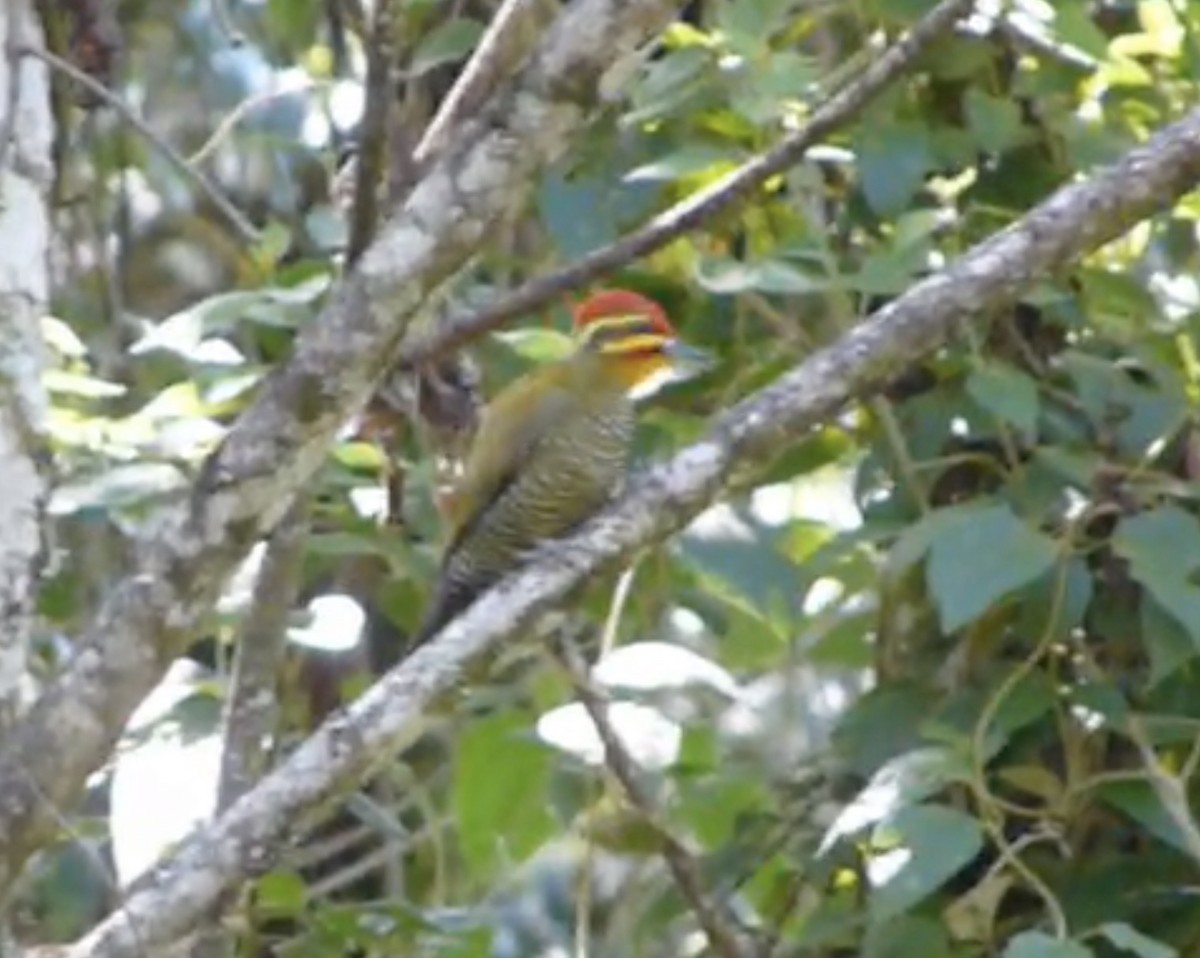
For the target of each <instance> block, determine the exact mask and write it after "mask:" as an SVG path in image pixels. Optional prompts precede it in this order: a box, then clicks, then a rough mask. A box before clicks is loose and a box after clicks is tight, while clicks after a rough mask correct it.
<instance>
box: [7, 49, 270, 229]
mask: <svg viewBox="0 0 1200 958" xmlns="http://www.w3.org/2000/svg"><path fill="white" fill-rule="evenodd" d="M17 52H18V53H19V54H20V55H21V56H23V57H33V58H34V59H37V60H41V61H42V62H43V63H45V64H46V65H47V66H49V67H52V68H53V69H55V70H57V71H58V72H59V73H61V74H62V75H63V76H65V77H68V78H69V79H71V80H72V81H74V82H75V83H78V84H79V85H80V86H81V87H83V88H84V89H86V90H87V91H88V92H89V93H93V94H95V96H96V97H97V98H98V99H100V100H102V101H103V102H104V103H106V104H107V105H108V106H110V107H112V108H113V110H115V111H116V113H117V115H118V116H119V117H121V119H123V120H124V121H125V122H126V123H128V124H129V125H130V126H132V127H133V128H134V129H135V130H137V131H138V133H140V134H141V135H142V137H143V138H144V139H145V140H146V142H148V143H149V144H150V145H151V146H153V147H154V148H155V149H156V150H158V152H159V153H161V154H162V155H163V157H164V158H165V159H166V160H167V162H169V163H170V164H171V165H172V166H173V167H175V169H177V170H178V171H179V172H180V173H182V174H183V176H184V178H185V179H187V180H190V181H191V182H192V183H195V184H196V186H198V187H199V188H200V191H201V192H202V193H203V194H204V195H205V196H207V197H208V200H209V202H210V203H212V205H213V206H214V207H215V208H216V210H217V212H219V213H220V214H221V215H222V216H224V217H225V219H226V220H228V221H229V225H230V226H232V227H233V229H234V232H236V233H237V234H238V238H239V239H240V240H241V241H242V242H243V243H248V244H253V243H257V242H258V240H259V233H258V230H257V229H255V228H254V224H253V223H251V222H250V221H249V220H248V219H246V217H245V216H244V215H243V214H242V211H241V210H239V209H238V208H237V207H236V206H234V205H233V203H232V202H231V201H230V199H229V197H227V196H226V195H225V194H224V193H222V192H221V191H220V190H219V189H218V188H217V186H216V184H215V183H213V181H212V180H211V179H209V178H208V176H206V175H205V174H204V172H203V171H202V170H199V169H197V168H196V167H195V166H193V165H192V164H191V163H189V162H188V161H187V159H186V158H185V157H184V156H183V154H182V153H180V152H179V151H178V150H177V149H175V147H173V146H171V144H170V143H168V142H167V141H166V140H164V139H163V138H162V137H161V136H159V134H158V133H157V132H156V131H155V129H154V127H152V126H151V125H150V124H149V123H147V122H146V121H145V120H144V119H142V117H141V116H139V115H138V113H137V111H136V110H134V109H133V107H131V106H130V105H129V104H128V103H126V102H125V101H124V100H122V99H121V98H120V97H119V96H117V95H116V94H115V93H113V91H112V90H110V89H109V88H108V87H106V86H105V85H104V84H103V83H100V82H98V81H97V80H95V79H94V78H93V77H91V76H89V75H88V74H86V73H84V72H83V71H82V70H80V69H79V68H78V67H77V66H75V64H74V63H71V62H70V61H69V60H64V59H63V58H62V57H60V56H57V55H56V54H54V53H51V52H50V51H49V50H43V49H40V48H38V47H32V46H22V47H19V48H18V49H17Z"/></svg>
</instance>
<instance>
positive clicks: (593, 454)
mask: <svg viewBox="0 0 1200 958" xmlns="http://www.w3.org/2000/svg"><path fill="white" fill-rule="evenodd" d="M574 333H575V345H574V349H573V351H572V352H571V353H570V354H569V355H567V356H566V357H565V358H563V359H561V360H558V361H555V362H550V363H546V364H544V365H542V366H540V367H538V368H537V369H535V370H533V371H532V372H529V373H527V374H525V375H524V376H522V377H520V378H518V379H516V380H514V381H513V382H512V383H510V384H509V385H508V386H507V387H505V388H504V389H502V390H501V391H500V392H499V393H497V395H496V396H495V397H494V398H493V399H492V401H491V402H490V403H489V404H488V405H487V407H486V408H485V409H484V411H483V414H482V416H481V418H480V422H479V428H478V430H477V432H476V434H475V437H474V439H473V440H472V442H471V444H470V447H469V449H468V451H467V454H466V457H465V460H464V463H463V468H462V473H461V477H460V479H459V480H458V482H457V483H456V486H455V488H454V490H453V492H452V493H451V495H450V496H449V497H448V502H447V503H446V507H445V511H446V519H447V534H446V541H445V545H444V547H443V550H442V558H441V564H440V569H439V572H438V578H437V582H436V585H435V586H434V589H433V592H432V598H431V599H430V601H429V604H428V606H427V608H426V611H425V614H424V617H423V619H422V621H421V623H420V625H419V626H418V627H417V629H416V631H415V632H414V633H413V634H412V636H411V638H410V639H409V640H408V642H407V643H406V646H407V652H406V654H408V653H411V652H412V651H413V650H414V649H416V648H417V647H418V646H420V645H422V644H424V643H426V642H428V641H429V639H431V638H432V637H433V636H434V635H436V634H437V633H438V632H439V631H441V629H442V628H444V627H445V626H446V625H447V624H448V623H449V622H450V621H451V620H452V619H454V618H455V617H456V616H457V615H459V614H460V613H461V612H463V611H464V610H465V609H466V608H467V606H469V605H470V604H471V603H472V602H473V601H474V600H475V599H476V598H477V597H478V596H479V595H480V594H481V593H483V592H484V591H486V590H487V589H488V587H490V586H491V585H493V584H494V583H496V582H498V581H499V580H500V579H501V578H503V577H504V576H505V575H507V574H508V573H510V572H512V571H514V570H515V569H516V568H518V567H519V566H520V565H521V564H522V563H523V562H524V561H525V560H527V559H528V558H529V557H530V556H531V555H532V554H533V553H534V552H535V551H536V550H537V549H538V548H539V547H541V546H542V545H544V544H545V543H548V542H552V541H554V540H557V539H561V538H562V537H563V536H564V535H566V534H567V533H569V532H571V531H572V530H573V529H575V528H577V527H578V526H580V525H581V524H582V523H583V522H584V521H586V520H587V519H589V518H590V517H591V516H593V515H594V514H595V513H596V512H598V511H599V510H600V509H601V508H602V507H603V506H604V505H605V504H606V503H608V502H609V501H610V500H611V499H612V498H613V497H614V496H615V495H616V493H617V492H618V491H619V490H620V488H621V486H622V485H623V483H624V480H625V478H626V475H627V473H628V470H629V463H630V458H631V452H632V449H631V447H632V440H633V434H634V429H635V426H636V403H637V401H638V400H640V399H643V398H645V397H647V396H649V395H650V394H652V393H654V392H656V391H657V390H658V388H660V387H661V386H663V385H666V384H667V383H668V382H672V381H677V380H680V379H688V378H691V377H693V376H695V375H698V374H700V373H702V372H704V371H706V370H707V369H708V368H710V367H711V366H712V365H713V357H712V355H711V354H710V353H709V352H707V351H706V350H702V349H699V348H697V347H695V346H691V345H689V344H687V343H686V342H684V341H682V340H681V339H680V338H679V337H678V335H677V334H676V332H675V328H674V326H673V325H672V324H671V321H670V320H669V319H668V317H667V314H666V311H665V310H664V309H663V307H662V306H661V305H660V304H659V303H657V302H655V301H654V300H653V299H651V298H649V297H648V296H645V295H643V294H641V293H637V292H634V291H633V290H628V289H604V290H599V291H597V292H595V293H592V294H591V295H590V296H588V297H587V298H585V299H584V300H583V301H582V302H580V303H579V304H577V305H576V307H575V309H574Z"/></svg>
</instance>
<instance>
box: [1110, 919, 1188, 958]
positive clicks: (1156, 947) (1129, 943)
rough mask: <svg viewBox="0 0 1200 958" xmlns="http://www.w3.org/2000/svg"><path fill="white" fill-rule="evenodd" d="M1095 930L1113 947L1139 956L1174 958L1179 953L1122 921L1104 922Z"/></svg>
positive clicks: (1141, 957) (1144, 957) (1145, 957)
mask: <svg viewBox="0 0 1200 958" xmlns="http://www.w3.org/2000/svg"><path fill="white" fill-rule="evenodd" d="M1097 930H1098V931H1099V932H1100V934H1102V935H1103V936H1104V937H1105V938H1107V939H1108V940H1109V941H1110V942H1112V944H1113V947H1114V948H1120V949H1121V950H1122V951H1130V952H1133V954H1135V955H1138V956H1139V958H1175V956H1176V955H1178V954H1179V952H1178V951H1177V950H1176V949H1175V948H1172V947H1171V946H1170V945H1164V944H1163V943H1162V942H1161V941H1158V940H1156V939H1154V938H1150V937H1149V936H1148V935H1143V934H1142V933H1141V932H1140V931H1138V930H1137V929H1136V928H1134V927H1133V926H1132V925H1129V924H1126V923H1125V922H1123V921H1110V922H1105V923H1104V924H1103V925H1101V926H1100V927H1099V929H1097Z"/></svg>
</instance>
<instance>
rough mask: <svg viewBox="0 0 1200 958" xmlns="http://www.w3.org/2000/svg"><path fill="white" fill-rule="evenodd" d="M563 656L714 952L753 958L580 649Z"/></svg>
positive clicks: (609, 757)
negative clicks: (668, 819)
mask: <svg viewBox="0 0 1200 958" xmlns="http://www.w3.org/2000/svg"><path fill="white" fill-rule="evenodd" d="M557 657H558V659H559V661H560V662H561V663H562V666H563V668H564V669H565V670H566V672H567V675H568V676H569V677H570V679H571V684H572V685H574V687H575V694H576V695H578V696H579V701H580V703H581V704H582V705H583V707H584V709H585V710H586V711H587V713H588V716H589V717H590V718H591V720H592V724H593V725H595V727H596V734H597V735H598V736H599V737H600V741H601V742H602V743H603V745H604V763H605V764H606V765H607V766H608V770H609V771H610V772H611V773H612V776H613V778H615V779H616V780H617V783H618V784H619V785H620V786H621V790H622V791H623V792H624V793H625V798H626V800H627V801H628V802H629V804H630V805H632V806H633V808H634V809H636V810H637V812H638V813H639V814H640V815H641V816H642V817H643V818H644V819H645V820H646V821H647V822H649V823H650V824H651V825H652V826H653V827H654V830H655V833H656V834H657V835H658V837H659V839H660V840H661V842H662V857H663V859H664V860H665V861H666V863H667V868H668V869H669V870H670V872H671V877H672V878H674V879H675V884H676V886H677V887H678V888H679V891H680V894H682V895H683V898H684V900H685V901H687V903H688V905H689V906H690V907H691V909H692V914H694V915H695V916H696V920H697V921H698V922H699V923H700V927H701V928H703V929H704V934H705V935H706V936H707V937H708V941H709V945H710V947H711V948H712V949H713V951H715V952H716V953H717V954H718V955H720V956H721V958H749V956H750V955H751V954H753V953H754V952H755V950H756V949H755V948H754V947H753V946H752V944H751V942H750V940H749V936H747V935H745V933H744V932H743V931H742V929H741V928H740V926H739V924H738V921H737V918H736V917H735V916H734V915H733V913H732V912H731V911H730V910H729V908H728V906H727V905H726V903H725V902H724V901H721V900H720V899H717V898H714V897H712V896H710V895H709V894H708V892H707V891H706V890H705V888H704V884H705V882H704V875H703V870H702V868H701V866H700V862H698V861H697V860H696V856H694V855H693V854H692V853H691V852H690V851H688V849H687V847H686V846H684V844H683V843H682V842H681V841H680V840H679V839H678V838H676V837H675V836H674V835H673V834H671V832H670V830H669V829H667V828H664V827H663V826H662V824H661V823H660V822H659V821H658V816H657V815H656V814H655V810H654V802H653V801H651V799H650V796H649V795H647V794H646V790H645V789H644V788H643V787H642V784H641V782H640V781H639V780H638V770H637V765H636V763H635V762H634V760H633V758H632V757H631V756H630V754H629V752H627V751H626V749H625V746H624V745H623V744H622V743H621V737H620V736H619V735H618V734H617V730H616V729H615V728H613V725H612V722H610V721H609V718H608V701H607V699H606V697H605V696H604V694H603V693H601V692H600V691H599V690H597V689H596V688H595V687H594V686H593V685H592V683H591V682H590V681H589V679H588V670H587V664H586V663H585V662H584V661H583V660H582V657H581V656H580V654H579V650H578V649H576V648H575V647H574V645H573V644H572V643H571V642H570V640H569V639H568V640H566V641H565V642H564V643H563V645H562V647H561V648H560V649H559V650H558V651H557Z"/></svg>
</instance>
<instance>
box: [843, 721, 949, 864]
mask: <svg viewBox="0 0 1200 958" xmlns="http://www.w3.org/2000/svg"><path fill="white" fill-rule="evenodd" d="M970 773H971V770H970V767H969V766H968V764H967V761H966V759H965V758H964V757H963V756H962V755H961V754H960V753H959V752H956V751H952V750H951V749H948V748H945V747H943V746H940V745H931V746H923V747H921V748H916V749H913V750H912V751H911V752H905V753H904V754H903V755H897V756H896V757H895V758H893V759H891V760H889V761H888V762H887V763H886V764H885V765H883V767H882V768H880V769H879V771H877V772H876V773H875V774H874V775H873V776H872V777H871V781H870V782H869V783H868V784H867V787H866V788H864V789H863V790H862V791H861V792H859V793H858V794H857V795H856V796H855V797H854V799H853V801H851V802H850V803H849V804H848V805H846V806H845V807H844V808H843V809H842V811H841V813H840V814H839V815H838V816H837V818H836V819H835V820H834V822H833V824H832V825H831V826H830V827H829V830H828V831H827V832H826V833H825V837H824V839H823V840H822V841H821V847H822V848H823V849H824V848H828V847H829V846H830V845H832V844H833V843H834V842H836V841H839V840H841V839H842V838H846V837H849V836H852V835H855V834H857V833H859V832H861V831H862V830H863V829H865V828H867V827H868V826H871V825H875V824H878V823H879V822H881V821H885V820H886V819H890V818H892V817H893V816H895V815H897V814H898V813H899V812H900V810H901V809H903V808H906V807H909V806H913V805H916V804H917V803H919V802H922V801H924V800H925V799H927V798H929V797H930V796H932V795H936V794H937V793H938V792H940V791H941V790H942V789H944V788H945V787H946V786H947V785H950V784H952V783H954V782H961V781H965V780H966V779H968V778H969V777H970Z"/></svg>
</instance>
